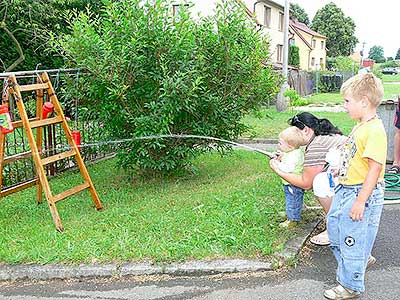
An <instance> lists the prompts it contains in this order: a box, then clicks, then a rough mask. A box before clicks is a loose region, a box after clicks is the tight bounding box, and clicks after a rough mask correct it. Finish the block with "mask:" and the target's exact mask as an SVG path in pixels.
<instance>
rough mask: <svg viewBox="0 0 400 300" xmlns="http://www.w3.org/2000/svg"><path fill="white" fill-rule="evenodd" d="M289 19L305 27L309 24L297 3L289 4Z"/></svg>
mask: <svg viewBox="0 0 400 300" xmlns="http://www.w3.org/2000/svg"><path fill="white" fill-rule="evenodd" d="M290 18H291V19H296V20H298V21H299V22H301V23H304V24H306V25H307V26H308V25H309V24H310V19H309V18H308V15H307V13H306V11H305V10H304V9H303V8H302V7H301V6H300V5H298V4H297V3H290Z"/></svg>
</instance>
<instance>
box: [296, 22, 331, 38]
mask: <svg viewBox="0 0 400 300" xmlns="http://www.w3.org/2000/svg"><path fill="white" fill-rule="evenodd" d="M290 25H291V26H292V27H294V28H296V29H298V30H301V31H303V32H305V33H308V34H310V35H312V36H317V37H321V38H326V36H325V35H323V34H320V33H318V32H316V31H314V30H312V29H311V28H309V27H308V26H307V25H306V24H304V23H301V22H299V21H297V20H290Z"/></svg>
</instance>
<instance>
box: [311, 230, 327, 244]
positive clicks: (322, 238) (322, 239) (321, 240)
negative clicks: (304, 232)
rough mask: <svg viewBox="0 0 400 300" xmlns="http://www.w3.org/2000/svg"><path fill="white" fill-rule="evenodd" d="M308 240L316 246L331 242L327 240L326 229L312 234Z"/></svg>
mask: <svg viewBox="0 0 400 300" xmlns="http://www.w3.org/2000/svg"><path fill="white" fill-rule="evenodd" d="M310 242H311V243H313V244H315V245H318V246H328V245H329V244H330V243H331V242H330V241H329V236H328V231H326V230H325V231H322V232H321V233H320V234H317V235H315V236H313V237H312V238H311V239H310Z"/></svg>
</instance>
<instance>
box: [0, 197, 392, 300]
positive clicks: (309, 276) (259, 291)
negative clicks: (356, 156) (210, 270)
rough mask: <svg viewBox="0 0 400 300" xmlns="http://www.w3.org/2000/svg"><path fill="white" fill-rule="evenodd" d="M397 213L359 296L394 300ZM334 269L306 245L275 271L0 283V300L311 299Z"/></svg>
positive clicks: (387, 223)
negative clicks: (293, 261) (295, 258)
mask: <svg viewBox="0 0 400 300" xmlns="http://www.w3.org/2000/svg"><path fill="white" fill-rule="evenodd" d="M399 214H400V205H396V206H395V205H392V206H385V209H384V213H383V215H382V221H381V226H380V231H379V233H378V238H377V241H376V244H375V248H374V251H373V254H374V255H375V257H376V258H377V263H376V264H375V265H374V266H372V267H371V268H370V269H369V270H368V273H367V279H366V287H367V291H366V293H365V294H364V295H363V297H362V298H361V299H371V300H372V299H373V300H381V299H382V300H383V299H384V300H392V299H393V300H395V299H399V298H400V243H399V236H400V216H399ZM335 268H336V265H335V261H334V258H333V256H332V254H331V253H330V250H329V248H327V247H318V246H314V245H311V244H306V245H305V247H304V248H303V250H302V253H301V256H300V259H299V262H298V264H297V265H296V266H293V267H290V268H285V269H281V270H279V271H276V272H264V273H236V274H225V275H213V276H202V277H182V276H180V277H171V276H162V275H161V276H142V277H124V278H109V279H90V280H89V279H84V280H63V281H61V280H56V281H48V282H22V281H20V282H17V283H0V300H3V299H8V300H53V299H54V300H75V299H86V300H92V299H93V300H94V299H96V300H113V299H115V300H120V299H121V300H122V299H124V300H125V299H129V300H150V299H152V300H153V299H154V300H181V299H194V300H217V299H221V300H222V299H232V300H239V299H243V300H244V299H251V300H253V299H268V300H275V299H276V300H278V299H279V300H281V299H285V300H289V299H310V300H311V299H312V300H315V299H324V297H323V296H322V294H323V291H324V289H326V288H330V287H331V286H333V285H335Z"/></svg>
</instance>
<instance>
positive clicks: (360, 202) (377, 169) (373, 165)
mask: <svg viewBox="0 0 400 300" xmlns="http://www.w3.org/2000/svg"><path fill="white" fill-rule="evenodd" d="M381 171H382V164H380V163H378V162H376V161H375V160H373V159H370V158H369V159H368V173H367V176H366V177H365V181H364V183H363V185H362V188H361V191H360V193H359V194H358V197H357V199H356V201H355V202H354V204H353V207H352V208H351V210H350V218H351V219H352V220H353V221H360V220H361V219H362V218H363V216H364V209H365V202H367V200H368V198H369V196H371V194H372V191H373V190H374V188H375V186H376V184H377V182H378V178H379V175H380V173H381Z"/></svg>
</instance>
